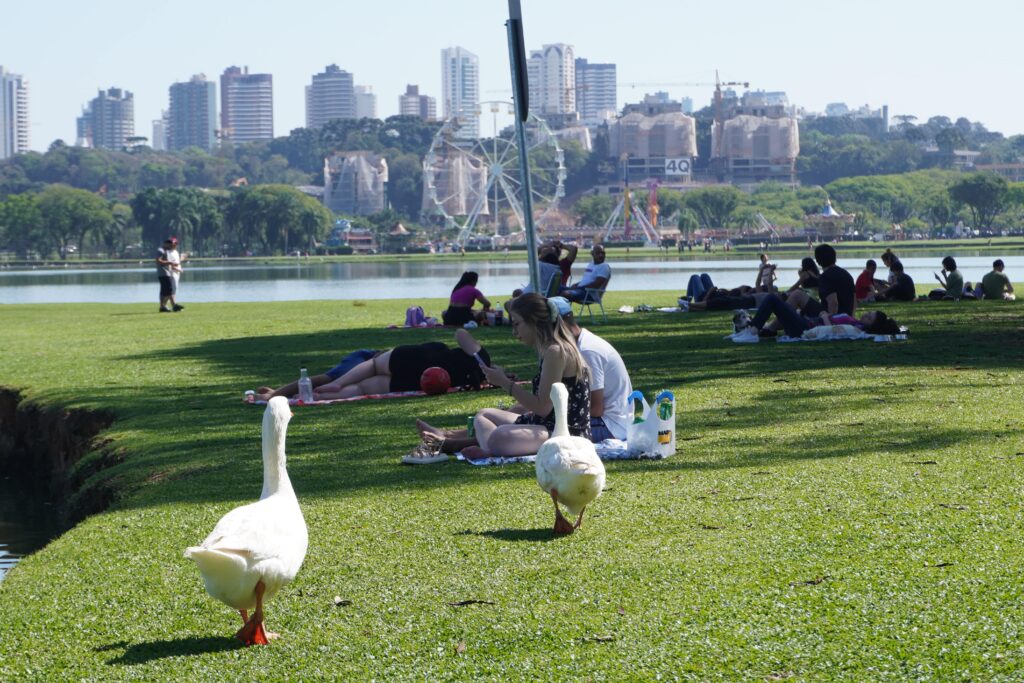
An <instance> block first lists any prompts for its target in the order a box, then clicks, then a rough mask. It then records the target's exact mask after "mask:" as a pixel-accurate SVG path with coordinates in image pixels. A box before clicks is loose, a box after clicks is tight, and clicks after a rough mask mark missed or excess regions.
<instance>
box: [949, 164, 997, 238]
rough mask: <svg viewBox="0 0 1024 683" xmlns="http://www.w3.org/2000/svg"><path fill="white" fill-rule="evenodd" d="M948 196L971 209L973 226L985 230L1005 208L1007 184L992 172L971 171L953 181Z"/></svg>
mask: <svg viewBox="0 0 1024 683" xmlns="http://www.w3.org/2000/svg"><path fill="white" fill-rule="evenodd" d="M949 196H950V198H951V199H952V200H953V201H954V202H956V203H958V204H960V205H963V206H966V207H967V208H969V209H970V211H971V216H972V217H973V219H974V227H976V228H980V229H982V230H987V229H989V228H991V227H992V221H993V220H994V219H995V217H996V216H998V215H999V213H1000V212H1001V211H1002V210H1003V209H1004V208H1006V203H1007V200H1008V198H1009V186H1008V183H1007V182H1006V180H1005V179H1004V178H1002V177H1000V176H997V175H995V174H993V173H972V174H971V175H969V176H967V177H966V178H963V179H962V180H959V181H957V182H955V183H953V184H952V185H951V186H950V188H949Z"/></svg>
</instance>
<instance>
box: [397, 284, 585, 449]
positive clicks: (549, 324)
mask: <svg viewBox="0 0 1024 683" xmlns="http://www.w3.org/2000/svg"><path fill="white" fill-rule="evenodd" d="M509 313H510V315H511V320H512V335H513V336H514V337H515V338H516V339H518V340H519V342H520V343H521V344H523V345H524V346H527V347H531V348H534V349H536V351H537V353H538V355H539V356H540V368H539V371H538V373H537V375H536V377H534V378H533V386H532V389H526V388H524V387H520V386H518V385H517V384H516V382H515V379H514V377H513V376H511V375H508V374H507V373H506V372H505V371H504V370H503V369H502V368H501V367H499V366H497V365H495V366H490V367H484V368H483V372H484V375H485V377H486V378H487V381H488V382H490V383H491V384H493V385H494V386H496V387H498V388H499V389H504V390H505V391H507V392H508V394H509V396H511V397H512V398H514V399H515V400H516V402H517V408H516V409H515V410H502V409H500V408H484V409H483V410H481V411H480V412H478V413H477V414H476V416H475V417H474V418H473V429H474V431H475V432H476V437H475V439H476V442H477V443H478V444H479V445H477V446H473V445H466V446H465V447H463V448H461V451H462V454H463V455H464V456H465V457H466V458H469V459H470V460H476V459H480V458H487V457H490V456H500V457H506V458H507V457H519V456H524V455H533V454H534V453H536V452H537V449H538V448H540V446H541V444H543V443H544V442H545V441H547V440H548V438H549V437H550V436H551V432H552V431H554V428H555V409H554V405H553V404H552V403H551V385H552V384H554V383H555V382H562V383H563V384H565V388H566V389H568V390H569V410H568V418H569V433H570V434H572V435H573V436H581V437H584V438H587V439H589V438H590V370H589V368H588V366H587V363H586V361H584V359H583V356H582V355H581V354H580V351H579V349H578V348H577V347H576V341H575V340H574V339H573V336H572V333H571V331H570V329H569V326H568V325H567V324H566V322H565V321H564V320H563V319H562V318H561V316H560V315H559V310H558V306H557V304H555V302H553V301H551V300H548V299H546V298H544V297H543V296H541V295H540V294H536V293H533V292H531V293H527V294H523V295H522V296H520V297H518V298H516V299H515V300H514V301H513V302H512V305H511V307H510V311H509ZM417 426H418V427H419V429H420V432H421V434H423V435H424V436H425V437H426V434H427V433H428V432H429V433H432V434H434V435H436V436H439V437H440V438H441V439H445V438H453V439H454V438H458V439H468V438H469V437H468V436H467V434H466V432H465V431H464V430H459V431H457V432H451V433H445V432H441V430H437V429H436V428H434V427H431V426H430V425H428V424H426V423H425V422H422V421H420V422H417ZM453 443H454V442H453ZM470 443H472V442H470ZM459 445H460V446H462V445H463V444H459Z"/></svg>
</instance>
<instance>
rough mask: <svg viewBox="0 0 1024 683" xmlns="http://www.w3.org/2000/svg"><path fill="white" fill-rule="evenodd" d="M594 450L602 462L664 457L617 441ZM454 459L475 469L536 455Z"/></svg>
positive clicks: (661, 458) (599, 444) (522, 459)
mask: <svg viewBox="0 0 1024 683" xmlns="http://www.w3.org/2000/svg"><path fill="white" fill-rule="evenodd" d="M594 450H595V451H597V457H599V458H601V459H602V460H663V459H664V457H665V456H663V455H654V454H652V453H634V454H632V455H631V454H630V453H629V452H628V451H627V450H626V442H625V441H619V440H618V439H605V440H604V441H602V442H600V443H595V444H594ZM455 457H456V458H457V459H459V460H465V461H466V462H468V463H469V464H470V465H476V466H477V467H487V466H489V465H508V464H510V463H516V462H535V461H536V460H537V455H536V454H534V455H522V456H519V457H518V458H499V457H490V458H480V459H479V460H468V459H466V458H465V457H463V455H462V453H456V454H455Z"/></svg>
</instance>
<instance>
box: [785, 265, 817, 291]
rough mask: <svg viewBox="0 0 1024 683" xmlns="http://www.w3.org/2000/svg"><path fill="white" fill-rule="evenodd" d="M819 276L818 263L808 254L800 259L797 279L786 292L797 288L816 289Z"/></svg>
mask: <svg viewBox="0 0 1024 683" xmlns="http://www.w3.org/2000/svg"><path fill="white" fill-rule="evenodd" d="M820 276H821V271H820V270H818V264H817V263H815V262H814V259H812V258H811V257H810V256H805V257H804V258H803V260H801V261H800V270H799V271H797V278H798V279H797V281H796V284H794V285H793V286H792V287H790V288H789V290H788V291H787V292H786V293H787V294H788V293H789V292H792V291H794V290H797V289H817V288H818V278H819V277H820Z"/></svg>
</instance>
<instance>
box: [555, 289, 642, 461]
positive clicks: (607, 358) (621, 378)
mask: <svg viewBox="0 0 1024 683" xmlns="http://www.w3.org/2000/svg"><path fill="white" fill-rule="evenodd" d="M551 301H553V302H554V303H555V305H556V306H557V307H558V314H559V315H560V316H562V320H564V321H565V324H566V325H568V326H569V331H570V332H572V334H573V336H574V337H575V338H576V345H577V347H579V350H580V354H581V355H582V356H583V360H585V361H587V365H588V366H590V440H591V441H593V442H594V443H599V442H601V441H604V440H605V439H612V438H614V439H620V440H622V441H625V440H626V426H627V425H628V424H629V423H630V421H631V419H632V414H631V410H630V406H629V401H627V400H626V397H627V396H629V395H630V394H631V393H633V383H632V382H630V380H629V373H628V372H627V371H626V364H625V363H623V362H622V356H620V355H619V352H618V351H616V350H615V347H613V346H612V345H611V344H609V343H608V342H607V341H605V340H604V339H601V337H598V336H597V335H596V334H594V333H593V332H591V331H590V330H585V329H583V328H582V327H580V326H579V325H577V324H576V319H575V317H574V316H573V314H572V306H571V305H570V304H569V302H568V301H567V300H566V299H565V298H563V297H560V296H556V297H554V298H552V299H551Z"/></svg>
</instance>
